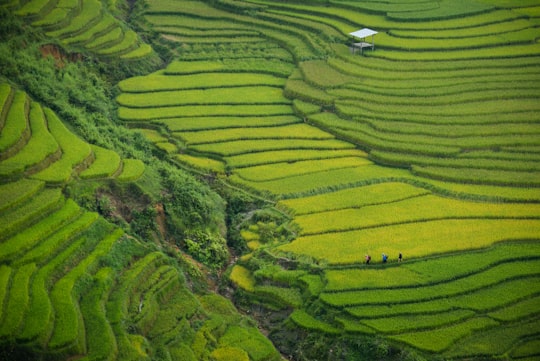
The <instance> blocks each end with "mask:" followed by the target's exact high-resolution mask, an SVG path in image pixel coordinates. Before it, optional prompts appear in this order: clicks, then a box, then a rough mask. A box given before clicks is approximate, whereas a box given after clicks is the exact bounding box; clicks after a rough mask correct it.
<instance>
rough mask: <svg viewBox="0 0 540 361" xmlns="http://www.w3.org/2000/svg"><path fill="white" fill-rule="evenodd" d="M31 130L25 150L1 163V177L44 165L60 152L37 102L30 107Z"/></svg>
mask: <svg viewBox="0 0 540 361" xmlns="http://www.w3.org/2000/svg"><path fill="white" fill-rule="evenodd" d="M23 114H24V113H23ZM30 129H31V131H32V137H31V138H30V139H29V140H28V143H26V145H25V146H24V148H22V149H21V150H20V151H19V152H18V153H16V154H15V155H13V156H12V157H10V158H8V159H6V160H3V161H2V162H0V174H1V175H4V176H12V175H14V174H17V173H21V172H24V171H28V170H29V169H30V168H32V167H39V166H40V165H44V164H45V162H46V161H47V160H48V159H49V158H51V157H52V156H54V155H55V154H56V153H57V152H58V151H59V147H58V143H57V142H56V140H55V139H54V137H53V136H52V135H51V133H49V131H48V129H47V125H46V122H45V118H44V115H43V111H42V109H41V106H40V105H39V104H38V103H36V102H32V104H31V106H30Z"/></svg>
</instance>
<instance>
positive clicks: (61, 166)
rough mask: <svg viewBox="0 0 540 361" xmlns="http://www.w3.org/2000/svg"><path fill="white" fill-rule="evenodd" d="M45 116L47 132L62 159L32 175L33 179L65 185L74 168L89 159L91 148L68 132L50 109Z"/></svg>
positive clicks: (46, 110)
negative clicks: (50, 135)
mask: <svg viewBox="0 0 540 361" xmlns="http://www.w3.org/2000/svg"><path fill="white" fill-rule="evenodd" d="M45 115H46V116H47V120H48V126H49V130H50V132H51V134H52V135H53V136H54V137H55V139H56V141H57V142H58V145H59V146H60V149H61V150H62V157H61V158H60V160H58V161H56V162H54V163H53V164H51V165H50V166H49V167H47V168H46V169H44V170H42V171H41V172H39V173H37V174H34V175H33V178H36V179H40V180H43V181H46V182H48V183H51V182H54V183H65V182H67V181H69V179H70V178H71V175H72V173H73V171H74V168H76V167H77V166H78V165H80V164H81V163H83V162H84V161H85V160H86V159H88V158H89V157H90V155H91V148H90V145H89V144H88V143H86V142H85V141H83V140H82V139H80V138H79V137H77V136H76V135H75V134H74V133H72V132H70V131H69V130H68V129H67V128H66V127H65V125H64V124H63V123H62V122H61V121H60V119H58V117H57V116H56V114H54V113H53V112H52V111H51V110H50V109H48V108H46V109H45Z"/></svg>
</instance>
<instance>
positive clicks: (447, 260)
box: [324, 242, 540, 317]
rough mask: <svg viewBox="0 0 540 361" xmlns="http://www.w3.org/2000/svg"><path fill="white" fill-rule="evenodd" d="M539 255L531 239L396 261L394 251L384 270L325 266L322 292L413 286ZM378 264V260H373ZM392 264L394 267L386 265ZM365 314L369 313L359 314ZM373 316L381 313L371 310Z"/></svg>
mask: <svg viewBox="0 0 540 361" xmlns="http://www.w3.org/2000/svg"><path fill="white" fill-rule="evenodd" d="M538 257H540V248H539V247H538V245H536V244H535V243H531V242H505V243H498V244H496V245H495V246H493V247H490V248H486V249H481V250H477V251H470V252H467V253H461V254H459V255H444V256H441V257H437V258H428V259H418V260H411V259H407V257H405V261H406V262H402V263H401V264H398V263H397V262H396V261H397V257H396V255H395V254H391V255H390V263H388V266H387V267H385V268H384V269H379V268H376V269H369V268H360V267H356V268H347V269H327V270H325V272H324V277H325V280H326V286H325V291H327V292H333V291H340V290H350V289H358V290H360V289H380V290H385V289H391V288H400V287H401V288H405V287H416V286H417V285H418V286H422V285H428V284H435V283H440V282H450V281H452V280H455V279H458V278H461V277H464V276H467V275H470V274H473V273H477V272H480V271H481V270H486V269H488V268H489V267H492V266H494V265H497V264H500V263H507V262H516V263H519V262H527V261H528V260H530V259H534V258H538ZM374 262H375V263H378V262H379V261H378V260H375V261H374ZM390 265H392V266H393V267H389V266H390ZM362 316H363V317H368V314H364V315H362ZM373 316H380V315H379V314H378V313H375V312H373Z"/></svg>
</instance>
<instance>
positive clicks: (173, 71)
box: [163, 54, 294, 77]
mask: <svg viewBox="0 0 540 361" xmlns="http://www.w3.org/2000/svg"><path fill="white" fill-rule="evenodd" d="M265 55H266V54H265ZM293 67H294V65H293V64H292V63H291V59H290V55H289V57H288V58H287V57H285V58H283V59H273V58H271V57H270V58H268V57H265V60H264V61H261V59H259V58H256V57H247V56H243V57H241V58H239V59H231V58H224V59H220V60H197V61H195V60H192V61H185V60H175V61H172V62H171V63H170V64H169V65H168V66H167V67H166V68H165V69H164V70H163V73H164V74H166V75H188V74H199V73H206V72H211V73H219V72H223V73H228V72H232V73H244V72H247V73H259V74H271V75H274V76H277V77H287V76H289V74H290V73H291V72H292V70H293Z"/></svg>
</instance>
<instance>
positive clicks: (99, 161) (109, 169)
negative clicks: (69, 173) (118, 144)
mask: <svg viewBox="0 0 540 361" xmlns="http://www.w3.org/2000/svg"><path fill="white" fill-rule="evenodd" d="M91 147H92V152H93V153H94V155H95V160H94V162H93V163H92V164H91V165H90V167H89V168H88V169H86V170H84V171H83V172H81V174H80V177H81V178H83V179H88V178H104V177H110V176H112V175H113V174H115V173H116V171H118V170H119V169H120V167H121V159H120V156H119V155H118V153H116V152H114V151H112V150H109V149H105V148H102V147H99V146H97V145H91Z"/></svg>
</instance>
